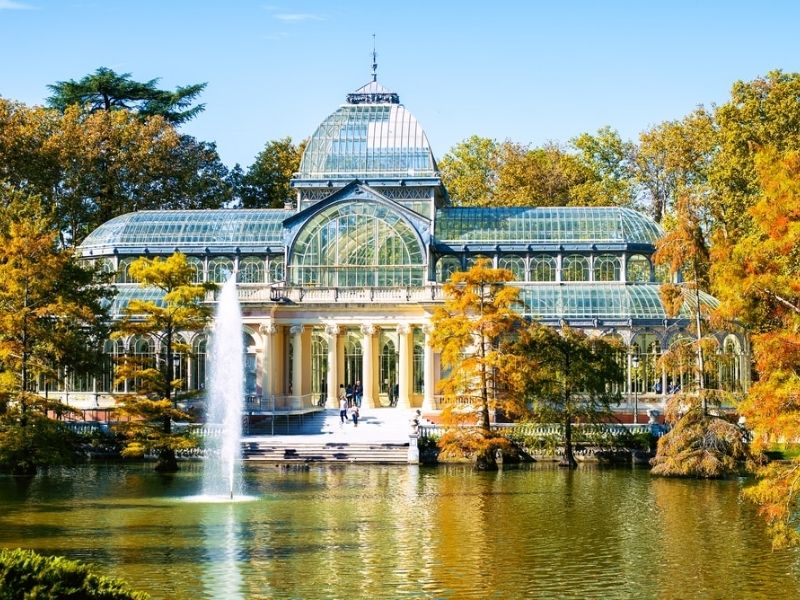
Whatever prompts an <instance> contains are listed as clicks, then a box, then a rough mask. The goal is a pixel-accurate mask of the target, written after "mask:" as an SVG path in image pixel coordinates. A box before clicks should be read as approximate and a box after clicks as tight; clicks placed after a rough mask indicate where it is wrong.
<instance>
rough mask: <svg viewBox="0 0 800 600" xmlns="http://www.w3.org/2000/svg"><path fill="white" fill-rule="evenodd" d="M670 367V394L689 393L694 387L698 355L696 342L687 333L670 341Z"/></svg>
mask: <svg viewBox="0 0 800 600" xmlns="http://www.w3.org/2000/svg"><path fill="white" fill-rule="evenodd" d="M669 353H670V361H669V362H670V367H669V369H668V371H667V390H666V392H667V393H668V394H673V393H678V392H680V391H688V390H689V389H691V388H693V387H694V369H695V364H696V363H695V361H696V358H695V357H696V354H695V348H694V340H693V338H692V337H691V336H689V335H688V334H686V333H683V332H681V333H677V334H675V335H673V336H672V337H671V338H670V339H669Z"/></svg>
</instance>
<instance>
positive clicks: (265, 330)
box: [258, 321, 278, 335]
mask: <svg viewBox="0 0 800 600" xmlns="http://www.w3.org/2000/svg"><path fill="white" fill-rule="evenodd" d="M258 332H259V333H260V334H262V335H274V334H276V333H278V326H277V325H276V324H275V323H273V322H271V321H270V322H269V323H262V324H261V325H259V326H258Z"/></svg>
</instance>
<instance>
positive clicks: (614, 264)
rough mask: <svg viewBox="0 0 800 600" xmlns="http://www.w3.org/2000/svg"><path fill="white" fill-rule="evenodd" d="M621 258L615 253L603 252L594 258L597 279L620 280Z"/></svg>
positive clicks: (595, 277)
mask: <svg viewBox="0 0 800 600" xmlns="http://www.w3.org/2000/svg"><path fill="white" fill-rule="evenodd" d="M620 272H621V271H620V260H619V257H618V256H614V255H613V254H601V255H600V256H596V257H595V259H594V280H595V281H619V280H620Z"/></svg>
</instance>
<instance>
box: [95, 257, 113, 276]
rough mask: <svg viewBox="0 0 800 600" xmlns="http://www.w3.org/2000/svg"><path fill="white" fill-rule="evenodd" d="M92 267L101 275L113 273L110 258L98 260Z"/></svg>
mask: <svg viewBox="0 0 800 600" xmlns="http://www.w3.org/2000/svg"><path fill="white" fill-rule="evenodd" d="M94 266H95V267H96V268H97V269H99V270H100V272H101V273H113V272H114V263H113V262H112V261H111V259H110V258H98V259H97V261H96V262H95V263H94Z"/></svg>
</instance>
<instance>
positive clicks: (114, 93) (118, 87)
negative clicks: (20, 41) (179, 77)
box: [47, 67, 206, 125]
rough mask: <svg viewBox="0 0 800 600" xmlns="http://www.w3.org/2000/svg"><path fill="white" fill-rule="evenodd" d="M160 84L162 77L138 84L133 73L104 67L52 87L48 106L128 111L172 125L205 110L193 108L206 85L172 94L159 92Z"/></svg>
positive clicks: (89, 110)
mask: <svg viewBox="0 0 800 600" xmlns="http://www.w3.org/2000/svg"><path fill="white" fill-rule="evenodd" d="M158 81H159V80H158V78H156V79H150V80H149V81H134V80H133V79H131V74H130V73H116V72H115V71H113V70H112V69H109V68H107V67H100V68H98V69H97V70H96V71H95V72H94V73H90V74H89V75H85V76H84V77H82V78H81V79H79V80H78V81H75V80H74V79H68V80H66V81H58V82H56V83H54V84H51V85H48V86H47V87H48V88H50V91H51V92H53V95H52V96H50V97H49V98H48V99H47V104H48V105H49V106H50V107H52V108H55V109H57V110H60V111H62V112H63V111H65V110H66V109H67V108H68V107H70V106H78V107H79V108H80V109H81V111H83V112H86V113H94V112H97V111H101V110H102V111H106V112H110V111H113V110H125V111H129V112H133V113H136V114H138V115H141V116H142V117H144V118H147V117H152V116H155V115H158V116H159V117H162V118H163V119H164V120H165V121H166V122H167V123H170V124H171V125H180V124H182V123H185V122H186V121H189V120H190V119H193V118H194V117H196V116H197V115H198V114H200V113H201V112H203V110H205V105H204V104H197V105H196V106H192V104H194V102H195V99H196V98H197V96H199V95H200V93H201V92H202V91H203V90H204V89H205V87H206V84H205V83H194V84H191V85H184V86H178V87H177V88H176V89H175V90H174V91H170V90H161V89H158V87H157V86H158Z"/></svg>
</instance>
